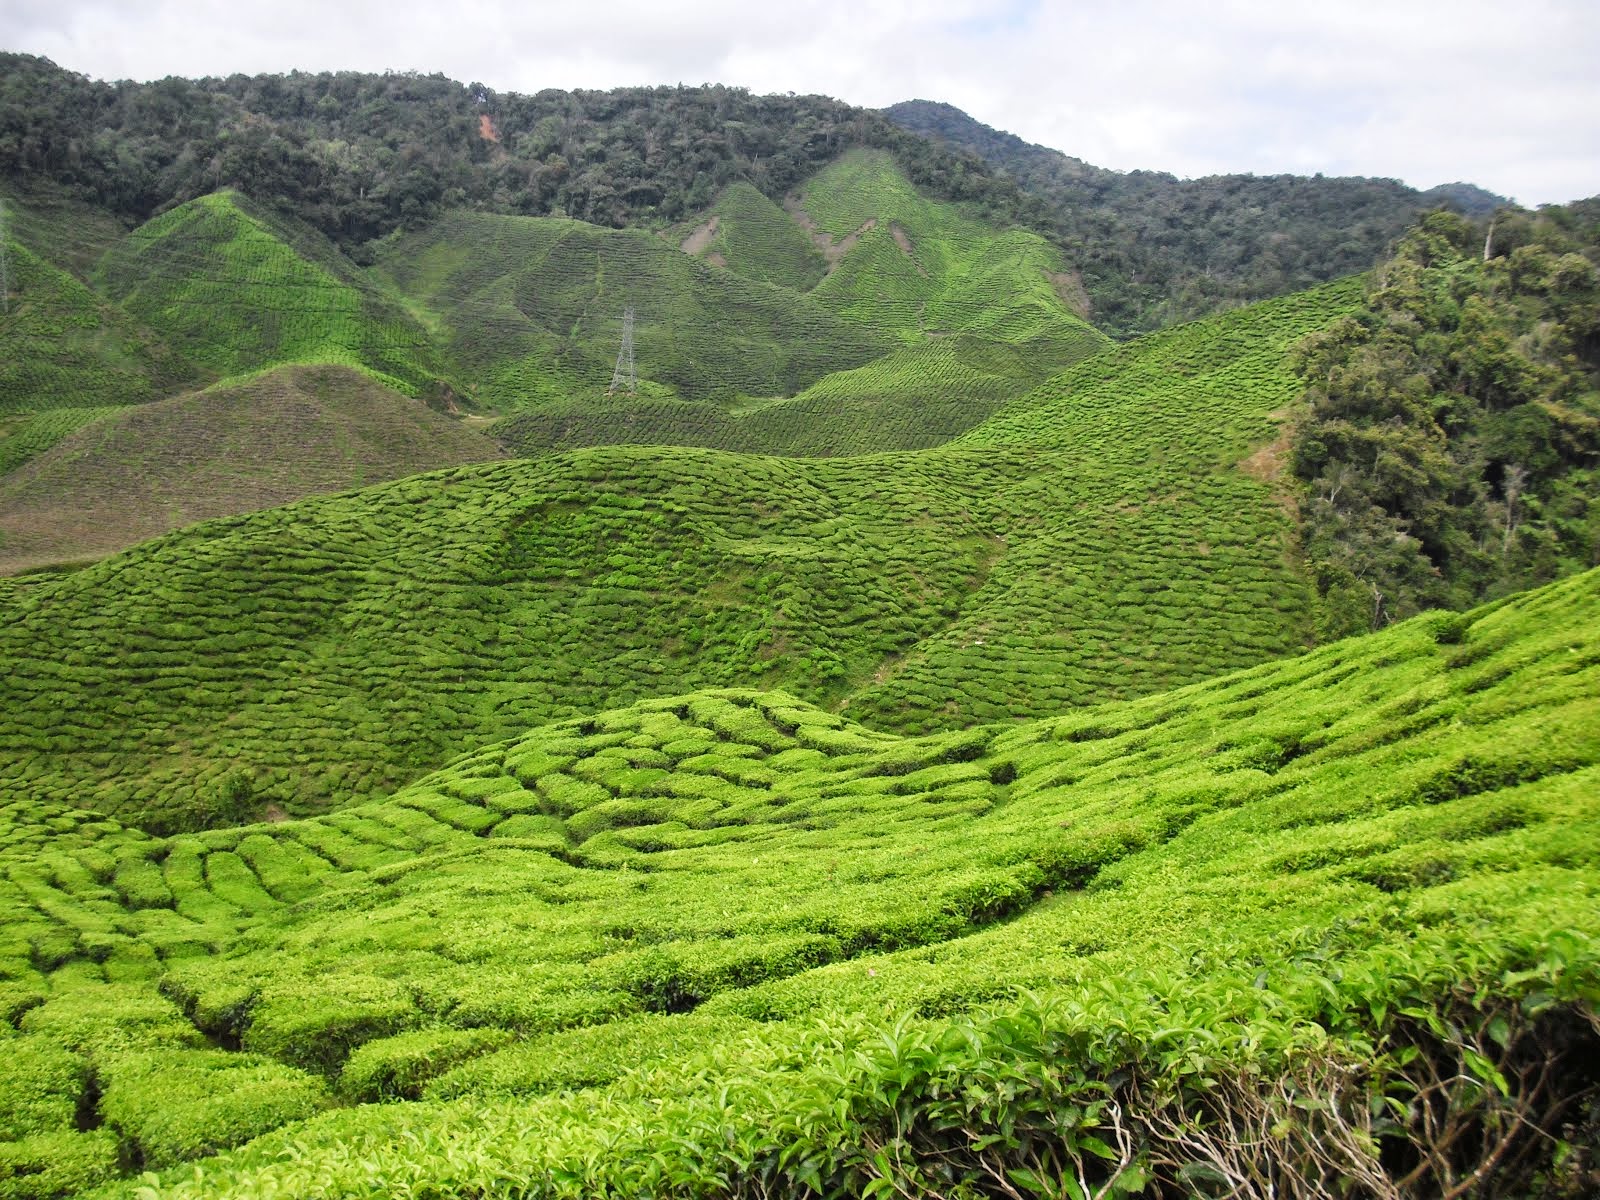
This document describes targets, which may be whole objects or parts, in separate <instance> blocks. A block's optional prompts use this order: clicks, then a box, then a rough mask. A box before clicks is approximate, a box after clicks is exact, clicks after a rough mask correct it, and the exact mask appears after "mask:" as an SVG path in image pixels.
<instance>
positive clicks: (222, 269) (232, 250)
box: [96, 192, 439, 395]
mask: <svg viewBox="0 0 1600 1200" xmlns="http://www.w3.org/2000/svg"><path fill="white" fill-rule="evenodd" d="M96 278H97V280H98V282H99V283H100V285H101V286H102V287H103V288H104V289H105V290H106V292H107V293H108V294H109V295H110V296H111V297H112V298H113V299H114V300H116V301H117V302H118V303H119V304H120V305H121V306H122V307H123V308H124V309H126V310H127V311H128V312H129V313H132V314H133V315H134V316H135V317H137V318H138V319H140V320H142V321H144V322H145V323H147V324H148V325H149V326H150V327H151V328H152V329H155V330H156V331H157V332H158V333H160V334H161V335H162V336H164V337H165V338H167V339H168V340H169V341H170V342H171V343H172V344H173V345H175V346H177V347H179V348H180V349H181V350H182V351H183V353H184V354H185V355H187V356H188V357H189V358H190V359H192V360H193V361H195V362H197V363H200V364H202V365H203V366H205V367H206V368H208V369H209V370H211V371H213V372H215V373H216V374H218V375H224V376H231V375H239V374H247V373H249V372H252V371H256V370H259V369H261V368H263V367H269V366H277V365H281V364H287V363H313V362H317V363H340V364H343V365H345V366H351V367H357V368H360V369H361V370H363V371H366V372H368V373H369V374H371V375H373V376H374V377H376V378H377V379H379V380H381V381H382V382H384V383H385V384H387V385H389V386H391V387H394V388H397V389H399V390H401V391H403V392H406V393H407V394H409V395H416V394H417V393H419V392H420V391H423V390H424V389H427V388H429V387H430V386H431V385H433V383H434V381H435V380H436V378H437V377H438V375H439V371H438V367H437V364H436V362H435V358H434V353H433V350H432V347H431V345H430V343H429V340H428V336H427V333H426V331H424V330H423V328H422V327H421V326H420V325H418V324H417V323H416V321H415V320H413V319H412V318H411V316H410V315H409V314H408V313H407V312H406V311H405V310H404V309H403V308H402V307H401V306H400V305H399V304H398V303H397V302H396V301H394V300H393V299H391V298H389V297H387V296H386V295H384V294H383V293H382V292H381V291H379V289H378V288H377V287H375V286H374V285H373V283H372V282H371V281H370V280H369V279H368V278H367V277H366V276H365V275H364V274H363V273H362V272H361V271H360V269H359V268H357V267H356V266H355V265H354V264H353V263H351V262H350V261H349V260H348V259H346V258H345V257H344V256H343V255H342V254H341V253H340V252H339V251H338V250H336V249H335V248H334V247H333V246H332V244H331V243H328V242H327V241H326V240H325V239H323V238H322V237H321V235H319V234H316V233H314V232H313V231H311V230H310V229H305V228H297V227H294V226H293V225H292V224H291V223H290V222H288V221H287V220H286V219H285V218H282V217H279V216H275V215H272V214H270V213H269V211H268V210H267V209H265V208H263V207H261V206H259V205H257V204H255V203H254V202H253V201H250V200H248V199H246V198H245V197H244V196H243V195H241V194H239V193H237V192H218V193H216V194H214V195H210V196H202V197H200V198H199V199H197V200H191V201H189V202H188V203H187V204H182V205H179V206H178V207H177V208H174V209H172V210H171V211H170V212H167V213H163V214H162V215H161V216H159V217H157V218H155V219H154V220H152V221H150V222H148V223H146V224H145V225H142V226H140V227H139V228H138V229H136V230H134V231H133V232H132V233H131V234H129V235H128V237H127V238H126V239H125V240H124V241H123V242H121V243H120V244H118V245H117V246H114V247H113V248H112V249H111V250H110V251H108V252H107V254H106V256H105V257H104V258H103V259H102V260H101V262H100V264H99V266H98V268H97V271H96Z"/></svg>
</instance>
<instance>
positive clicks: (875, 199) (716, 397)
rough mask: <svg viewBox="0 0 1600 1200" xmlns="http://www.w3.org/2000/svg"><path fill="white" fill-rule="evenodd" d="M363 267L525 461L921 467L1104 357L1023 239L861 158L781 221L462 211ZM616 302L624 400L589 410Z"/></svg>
mask: <svg viewBox="0 0 1600 1200" xmlns="http://www.w3.org/2000/svg"><path fill="white" fill-rule="evenodd" d="M801 204H804V205H809V206H810V207H811V208H815V209H816V210H817V211H818V213H820V214H821V220H822V221H823V222H825V224H823V225H819V224H818V219H817V218H813V217H812V216H811V215H809V213H808V212H807V211H805V210H804V209H803V208H801V207H800V205H801ZM868 213H870V214H878V215H873V216H863V215H862V214H868ZM846 226H849V230H850V231H849V232H844V233H839V234H838V236H837V237H835V236H834V234H833V233H832V232H829V231H830V230H839V229H844V228H845V227H846ZM864 226H867V227H870V228H867V229H866V232H864V233H862V232H860V231H861V229H862V228H863V227H864ZM808 229H809V230H810V231H811V232H810V233H809V234H808V233H807V232H806V230H808ZM874 231H881V234H882V236H881V238H880V237H878V236H876V233H875V232H874ZM813 238H814V239H815V240H816V242H817V243H818V245H821V246H822V247H824V249H822V250H819V249H818V247H817V245H813V244H812V240H811V239H813ZM913 238H914V239H916V240H917V241H918V242H919V243H923V244H925V245H926V246H927V247H928V249H926V250H925V251H921V252H915V253H914V252H913V251H912V250H911V249H909V247H911V246H912V244H913V243H912V240H911V239H913ZM672 242H677V244H678V246H679V249H681V250H683V251H684V252H685V254H681V255H674V254H671V253H668V247H669V244H670V243H672ZM902 243H903V244H904V246H905V247H907V248H905V249H903V248H902ZM886 247H887V248H888V249H886ZM686 256H687V257H686ZM380 269H381V271H382V272H383V274H384V276H385V277H386V279H387V280H388V282H389V283H390V284H391V285H392V286H393V287H394V288H395V289H396V290H398V291H402V292H404V293H406V294H408V295H411V296H414V297H416V298H417V301H418V303H419V305H420V306H422V307H425V308H426V309H427V310H428V311H430V312H431V313H433V314H436V315H437V321H438V325H439V327H440V328H441V329H442V330H444V331H445V339H446V345H447V347H448V353H450V355H451V356H452V360H453V364H454V366H455V369H456V373H457V374H458V375H459V377H460V378H462V379H464V380H467V381H470V383H471V384H472V386H473V388H474V394H475V396H476V397H477V398H478V399H479V400H481V401H483V402H484V403H487V404H491V405H494V406H497V407H500V408H501V409H502V410H512V411H513V412H514V413H515V416H514V417H513V418H512V419H511V420H510V421H508V422H507V423H506V425H505V426H503V427H502V430H501V434H502V436H503V437H504V438H505V439H506V441H507V442H508V444H510V445H512V446H514V447H516V448H517V449H518V450H519V451H521V452H522V453H527V454H533V453H543V452H547V451H550V450H560V449H570V448H575V447H581V446H594V445H653V444H670V445H691V446H704V447H711V448H716V449H725V450H735V451H745V452H760V453H772V454H803V455H829V454H846V453H849V454H860V453H869V452H872V451H876V450H909V449H921V448H925V447H929V446H935V445H939V444H940V443H942V442H945V441H948V440H949V439H950V438H952V437H954V436H955V435H956V434H958V433H961V432H964V431H966V430H968V429H971V428H972V427H973V426H975V425H977V424H979V423H981V422H982V421H983V419H984V418H985V417H987V416H988V415H989V413H991V412H992V411H994V409H996V408H997V407H999V406H1000V405H1001V404H1003V403H1004V402H1006V401H1007V400H1011V399H1015V398H1016V397H1018V396H1020V395H1022V394H1023V393H1025V392H1027V391H1028V390H1029V389H1030V388H1032V387H1034V386H1036V385H1037V384H1039V383H1041V382H1043V381H1044V380H1045V379H1046V378H1048V377H1049V376H1050V375H1052V374H1053V373H1055V372H1056V371H1058V370H1060V369H1061V368H1063V367H1065V366H1067V365H1069V364H1071V363H1073V362H1076V361H1077V360H1079V359H1081V358H1083V357H1085V356H1087V355H1089V354H1092V353H1094V352H1095V351H1098V350H1100V349H1102V348H1104V347H1105V346H1106V345H1107V344H1108V343H1107V339H1106V338H1105V337H1104V336H1103V335H1102V334H1100V333H1099V332H1097V331H1096V330H1094V329H1093V328H1092V327H1090V326H1089V325H1087V324H1086V323H1084V322H1083V321H1082V320H1080V319H1079V318H1078V317H1077V316H1075V315H1074V314H1073V313H1072V312H1071V311H1070V310H1069V309H1068V307H1067V306H1066V304H1065V303H1064V302H1063V300H1062V299H1061V298H1060V296H1059V295H1057V292H1056V287H1057V285H1058V283H1059V281H1060V280H1061V279H1063V278H1064V276H1063V275H1062V272H1063V271H1064V270H1065V267H1064V265H1063V263H1062V262H1061V259H1060V255H1059V253H1058V252H1057V251H1055V250H1054V249H1053V248H1051V247H1050V246H1048V245H1047V244H1046V243H1045V242H1044V241H1043V240H1042V239H1040V238H1038V237H1037V236H1035V235H1032V234H1028V233H1024V232H1021V231H1011V232H1001V231H1000V230H998V229H996V228H994V227H992V226H989V225H986V224H984V223H983V222H981V221H978V220H976V219H974V218H972V217H970V216H967V215H964V214H963V213H962V212H961V211H959V210H958V209H956V208H955V207H952V206H951V205H948V204H942V203H939V202H936V201H933V200H930V199H928V198H926V197H924V196H922V195H921V194H920V193H919V192H918V191H917V189H916V188H915V187H913V186H912V184H911V183H910V182H909V180H907V178H906V177H905V175H904V174H903V173H902V172H901V171H900V170H899V168H898V167H897V166H896V165H895V164H894V162H893V161H892V160H891V159H889V158H888V157H887V156H885V155H873V154H867V153H864V152H856V153H852V154H849V155H846V156H845V157H844V158H842V159H841V160H840V161H839V162H838V163H836V164H834V165H833V166H831V167H829V168H827V169H826V170H824V171H823V172H822V173H821V174H819V175H818V176H816V177H815V178H813V179H812V180H810V181H809V182H808V183H807V184H806V190H805V194H804V197H803V198H802V199H801V200H799V201H796V204H795V208H794V211H793V212H792V213H785V212H784V211H783V210H782V209H780V208H779V207H778V206H777V205H775V204H773V203H772V202H771V201H770V200H767V199H766V198H765V197H763V196H762V195H761V194H760V193H759V192H756V191H755V190H754V189H753V188H751V187H750V186H749V185H741V186H734V187H730V188H729V189H727V190H726V191H725V192H724V193H723V195H722V197H721V198H720V199H719V200H718V202H717V203H716V204H715V205H713V206H712V208H711V209H710V211H709V212H708V213H707V214H705V215H704V218H703V220H701V221H699V222H698V223H690V224H689V225H685V226H681V227H679V228H678V229H677V230H675V231H673V232H672V234H671V235H670V236H669V237H668V238H666V239H658V238H650V237H647V236H646V235H644V234H643V233H641V232H637V231H608V230H601V229H597V228H595V227H593V226H588V225H582V224H579V223H577V222H571V221H552V220H534V219H527V218H514V217H490V216H485V215H483V214H466V213H461V214H456V215H455V216H453V217H451V218H448V219H447V220H445V221H443V222H441V223H440V224H439V225H437V226H435V227H433V228H430V229H429V230H427V231H425V232H424V233H421V234H418V235H413V236H411V237H406V238H401V239H399V240H397V241H395V242H393V243H392V244H390V245H388V246H387V247H386V248H385V249H384V250H383V252H382V255H381V258H380ZM752 280H754V281H759V282H751V281H752ZM802 288H804V289H808V290H807V291H804V292H802V291H801V290H800V289H802ZM630 305H631V306H632V307H634V308H635V310H636V312H637V325H636V330H635V340H636V347H637V349H636V361H637V364H638V370H639V374H640V379H641V380H642V381H643V384H642V387H641V395H639V396H638V397H632V396H605V395H603V394H602V393H603V392H604V390H605V389H606V388H607V387H608V385H609V384H610V381H611V378H612V369H613V366H614V364H615V359H616V355H617V349H618V347H619V346H620V342H621V321H620V315H621V312H622V311H623V310H624V309H625V308H627V307H629V306H630Z"/></svg>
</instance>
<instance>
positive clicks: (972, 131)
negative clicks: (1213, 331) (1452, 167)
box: [884, 100, 1506, 333]
mask: <svg viewBox="0 0 1600 1200" xmlns="http://www.w3.org/2000/svg"><path fill="white" fill-rule="evenodd" d="M884 112H885V115H887V116H888V117H889V119H890V120H892V121H894V122H895V123H896V124H898V125H900V126H901V127H902V128H905V129H909V130H911V131H913V132H915V133H919V134H922V135H924V136H926V137H931V138H933V139H935V140H937V141H939V142H941V143H942V144H944V145H947V146H949V147H951V148H952V149H956V150H962V151H966V152H969V153H972V154H976V155H978V156H979V157H981V158H982V159H983V160H984V161H985V162H986V163H987V164H988V165H989V166H990V167H991V168H992V169H994V170H995V171H996V172H998V173H999V174H1001V175H1002V176H1003V177H1006V178H1009V179H1012V180H1015V182H1016V183H1017V185H1018V186H1019V187H1021V188H1022V189H1023V190H1025V191H1027V192H1029V193H1030V194H1032V195H1034V196H1036V197H1038V198H1039V199H1040V200H1042V201H1044V202H1045V205H1046V208H1047V211H1048V212H1049V214H1050V217H1051V219H1052V221H1053V222H1055V223H1056V224H1055V228H1056V230H1057V236H1058V237H1060V238H1061V239H1063V240H1064V241H1065V242H1067V243H1069V244H1070V245H1072V246H1073V247H1074V248H1075V249H1077V250H1078V252H1079V253H1080V254H1081V256H1082V261H1081V270H1082V271H1083V275H1084V283H1085V286H1086V287H1087V288H1088V291H1089V294H1090V295H1091V296H1092V297H1093V298H1094V301H1095V319H1096V320H1097V322H1098V323H1100V324H1101V326H1102V327H1103V328H1105V329H1107V330H1109V331H1112V332H1117V333H1128V332H1144V331H1147V330H1149V329H1153V328H1156V327H1158V326H1161V325H1166V324H1170V323H1172V322H1173V321H1181V320H1186V319H1188V318H1190V317H1195V316H1199V315H1201V314H1202V313H1206V312H1211V311H1214V310H1215V309H1216V308H1217V307H1219V306H1224V305H1228V304H1237V303H1241V302H1246V303H1247V302H1250V301H1253V300H1261V299H1265V298H1267V297H1269V296H1276V295H1282V294H1283V293H1285V292H1293V291H1298V290H1299V289H1301V288H1305V287H1310V286H1312V285H1313V284H1316V283H1323V282H1326V281H1327V280H1330V279H1337V278H1339V277H1340V276H1343V275H1351V274H1354V273H1355V272H1357V271H1364V270H1366V269H1367V268H1368V267H1370V266H1372V265H1373V264H1374V263H1375V262H1376V261H1377V260H1378V258H1379V257H1380V256H1381V255H1382V254H1383V253H1384V251H1385V249H1386V248H1387V247H1388V245H1389V244H1390V243H1391V242H1392V241H1393V240H1394V239H1396V238H1398V237H1399V236H1400V235H1401V234H1402V233H1403V232H1404V231H1405V230H1406V228H1407V227H1408V226H1409V225H1410V224H1411V223H1412V222H1413V221H1415V220H1416V219H1417V217H1418V215H1419V214H1421V213H1422V212H1425V211H1427V210H1428V209H1431V208H1436V207H1439V206H1445V207H1449V208H1453V209H1455V210H1457V211H1459V212H1462V213H1464V214H1466V215H1468V216H1487V215H1488V214H1489V213H1490V212H1492V211H1493V210H1494V209H1495V208H1496V207H1498V206H1500V205H1503V204H1505V203H1506V200H1505V198H1504V197H1501V196H1496V195H1493V194H1492V193H1490V192H1486V191H1484V190H1483V189H1482V188H1479V187H1475V186H1473V185H1471V184H1460V183H1457V184H1444V185H1441V186H1439V187H1436V188H1432V189H1430V190H1428V191H1425V192H1419V191H1417V190H1416V189H1414V188H1410V187H1407V186H1406V185H1405V184H1403V183H1400V182H1399V181H1397V180H1393V179H1367V178H1325V177H1323V176H1321V175H1318V176H1316V177H1315V178H1307V177H1305V176H1299V175H1272V176H1256V175H1215V176H1211V177H1208V178H1203V179H1178V178H1176V177H1175V176H1173V175H1169V174H1167V173H1165V172H1162V171H1150V170H1139V171H1127V172H1124V171H1111V170H1107V169H1106V168H1104V167H1097V166H1093V165H1091V164H1089V163H1086V162H1084V161H1083V160H1082V159H1078V158H1073V157H1071V156H1070V155H1067V154H1064V153H1062V152H1061V151H1059V150H1052V149H1049V148H1048V147H1045V146H1038V145H1033V144H1030V143H1028V142H1024V141H1023V140H1022V139H1021V138H1019V137H1017V136H1015V135H1014V134H1009V133H1002V132H1001V131H999V130H996V129H993V128H991V127H989V126H988V125H984V124H982V123H981V122H979V121H976V120H974V119H973V118H972V117H969V116H968V115H967V114H966V113H964V112H962V111H961V110H960V109H958V108H955V107H954V106H952V105H949V104H942V103H936V102H932V101H927V100H910V101H905V102H903V103H900V104H895V105H891V106H890V107H889V108H887V109H885V110H884Z"/></svg>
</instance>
